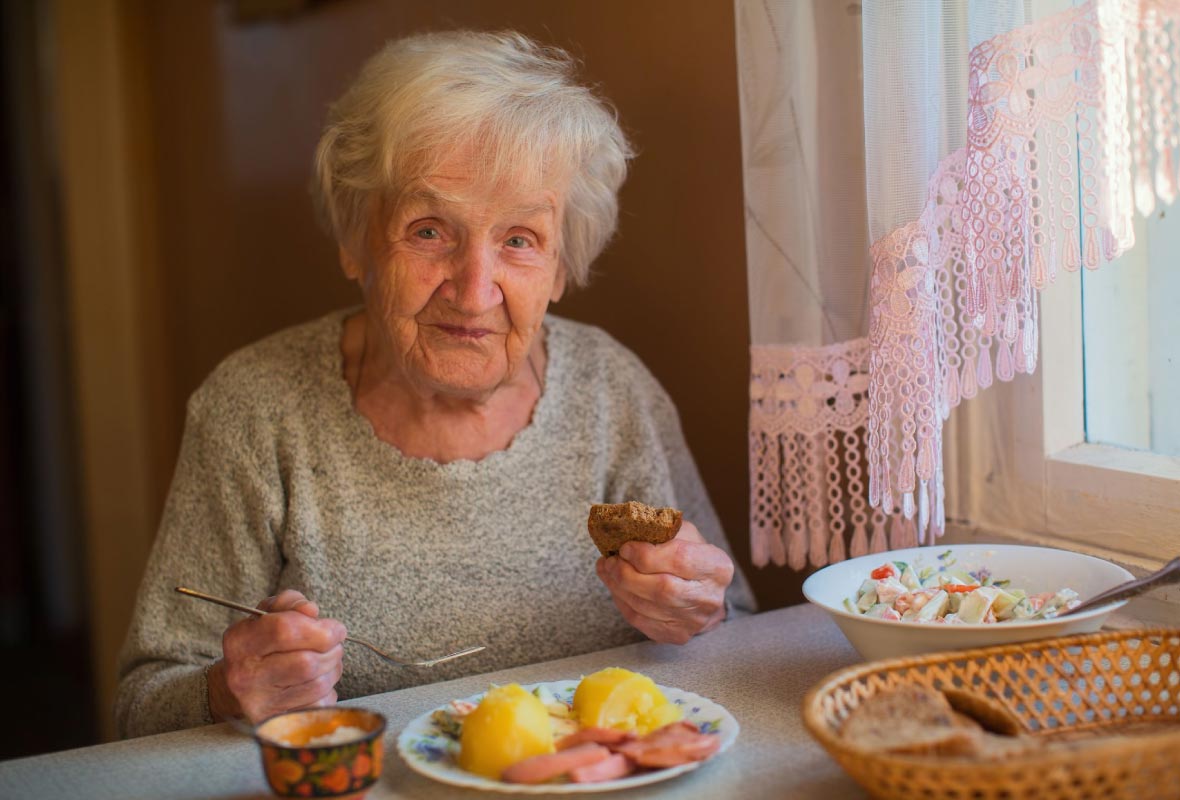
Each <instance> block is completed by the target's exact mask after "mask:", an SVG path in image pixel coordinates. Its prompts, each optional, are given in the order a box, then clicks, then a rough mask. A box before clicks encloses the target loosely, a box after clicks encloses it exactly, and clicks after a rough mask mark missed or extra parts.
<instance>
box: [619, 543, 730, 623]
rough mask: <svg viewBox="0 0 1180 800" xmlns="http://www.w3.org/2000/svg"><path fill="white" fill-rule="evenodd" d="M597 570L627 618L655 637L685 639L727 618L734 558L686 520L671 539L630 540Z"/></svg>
mask: <svg viewBox="0 0 1180 800" xmlns="http://www.w3.org/2000/svg"><path fill="white" fill-rule="evenodd" d="M596 569H597V570H598V577H599V578H600V579H602V582H603V583H604V584H606V587H607V588H608V589H610V593H611V597H612V598H614V601H615V605H616V606H617V607H618V609H619V611H620V612H621V613H622V614H623V618H624V619H626V620H627V622H629V623H631V624H632V625H634V626H635V627H636V628H638V629H639V630H640V631H642V632H643V633H645V634H647V636H648V637H649V638H651V639H653V640H654V641H657V642H670V643H673V644H684V643H685V642H687V641H688V640H689V639H691V638H692V637H693V636H695V635H697V634H698V633H703V632H705V631H707V630H710V629H712V628H715V627H716V626H717V625H719V624H720V623H721V622H722V620H724V619H725V587H727V586H729V583H730V581H732V580H733V561H732V560H731V559H730V557H729V555H728V554H727V553H726V552H725V551H724V550H722V549H721V548H720V547H715V546H714V545H711V544H709V543H708V542H706V541H705V537H703V536H701V532H700V531H698V530H697V527H696V526H695V525H693V524H692V523H691V522H689V521H688V520H685V521H684V523H683V524H682V525H681V526H680V532H679V533H677V534H676V538H674V539H672V540H671V541H669V542H665V543H664V544H650V543H648V542H627V543H625V544H624V545H623V546H622V547H620V548H619V554H618V555H617V556H611V557H610V558H600V559H598V563H597V565H596Z"/></svg>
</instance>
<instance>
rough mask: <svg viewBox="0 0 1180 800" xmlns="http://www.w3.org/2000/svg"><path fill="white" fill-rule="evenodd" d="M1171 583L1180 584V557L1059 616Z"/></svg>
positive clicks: (1106, 603)
mask: <svg viewBox="0 0 1180 800" xmlns="http://www.w3.org/2000/svg"><path fill="white" fill-rule="evenodd" d="M1169 583H1180V556H1178V557H1176V558H1173V559H1172V560H1171V561H1169V562H1168V563H1167V564H1164V566H1163V568H1162V569H1159V570H1157V571H1155V572H1153V573H1151V574H1150V575H1144V576H1143V577H1142V578H1136V579H1135V580H1133V581H1127V582H1126V583H1120V584H1119V585H1118V586H1116V587H1114V588H1113V589H1107V590H1106V591H1105V592H1102V593H1100V594H1096V595H1094V596H1093V597H1091V598H1090V599H1089V600H1087V601H1085V602H1084V603H1082V604H1081V605H1076V606H1074V607H1073V608H1070V609H1066V610H1063V611H1059V612H1057V616H1058V618H1060V617H1064V616H1066V615H1067V614H1076V613H1078V612H1079V611H1089V610H1090V609H1092V608H1098V607H1099V606H1105V605H1110V604H1111V603H1117V602H1119V601H1120V600H1127V599H1129V598H1131V597H1135V596H1137V595H1141V594H1143V593H1144V592H1146V591H1148V590H1149V589H1154V588H1155V587H1157V586H1164V585H1166V584H1169Z"/></svg>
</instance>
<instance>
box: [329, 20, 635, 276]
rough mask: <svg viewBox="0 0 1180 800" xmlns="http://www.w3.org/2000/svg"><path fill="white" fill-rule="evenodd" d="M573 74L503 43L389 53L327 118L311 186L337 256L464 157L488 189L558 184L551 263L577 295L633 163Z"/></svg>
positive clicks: (606, 237) (455, 41)
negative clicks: (510, 183) (518, 183)
mask: <svg viewBox="0 0 1180 800" xmlns="http://www.w3.org/2000/svg"><path fill="white" fill-rule="evenodd" d="M574 72H575V63H574V61H573V59H571V58H570V56H569V55H568V54H567V53H566V52H565V51H563V50H561V49H559V48H556V47H544V46H542V45H540V44H537V43H536V42H534V41H532V40H531V39H529V38H527V37H525V36H523V35H521V34H519V33H513V32H504V33H478V32H472V31H453V32H447V33H428V34H421V35H417V36H410V37H408V38H405V39H400V40H397V41H392V42H389V43H388V44H386V45H385V47H384V48H382V49H381V50H380V51H379V52H378V53H377V54H376V55H374V56H372V57H371V58H370V59H369V60H368V61H367V62H366V63H365V65H364V67H363V68H362V69H361V72H360V75H359V76H358V77H357V79H356V81H355V82H354V83H353V84H352V86H350V87H349V88H348V90H347V91H346V92H345V93H344V95H343V96H341V97H340V99H339V100H337V101H336V103H334V104H333V105H332V107H331V109H330V111H329V113H328V120H327V123H326V124H325V126H324V132H323V135H322V136H321V137H320V142H319V146H318V147H317V148H316V155H315V176H314V180H313V181H312V194H313V197H314V199H315V203H316V207H317V210H318V212H319V214H320V217H321V220H322V221H323V223H324V225H325V227H326V228H327V229H328V231H329V233H331V235H332V236H333V237H334V238H335V239H336V241H337V242H338V243H339V244H340V245H341V246H344V247H347V248H352V247H357V246H360V245H361V243H362V242H363V241H364V237H365V233H366V231H367V228H368V226H369V224H371V222H372V221H373V219H374V214H375V213H380V210H381V209H386V210H388V208H389V207H390V206H391V205H392V206H396V204H397V202H398V201H399V200H400V198H401V197H402V195H403V193H404V192H405V190H406V188H407V186H408V185H409V184H410V183H411V182H412V181H414V180H417V179H419V178H422V177H423V176H424V175H428V174H430V173H431V171H432V169H433V168H434V167H436V166H437V165H438V164H439V163H440V162H442V161H443V160H444V159H445V158H446V157H447V156H448V155H449V154H451V153H454V152H455V151H456V150H457V149H460V148H467V149H468V152H471V153H474V154H475V155H476V157H477V158H478V159H479V163H478V168H479V169H480V170H481V172H482V174H483V175H485V176H486V177H487V178H488V179H490V180H496V179H499V178H503V177H504V176H507V175H512V176H515V177H516V178H517V179H519V178H520V176H521V175H523V176H525V178H526V179H532V180H534V181H536V182H538V184H539V185H548V184H552V183H554V182H563V183H564V185H565V186H566V187H567V188H566V194H565V214H564V220H563V222H562V230H561V241H560V254H561V264H562V267H563V268H564V269H565V272H566V276H567V278H568V279H569V281H570V283H572V284H573V285H575V286H584V285H585V284H586V283H587V281H588V280H589V277H590V264H591V263H592V262H593V261H594V259H595V258H597V257H598V255H599V253H601V252H602V250H603V248H605V247H606V244H607V242H609V241H610V238H611V236H612V235H613V234H614V232H615V228H616V226H617V224H618V213H619V210H618V191H619V187H620V186H622V183H623V180H624V179H625V178H626V176H627V159H628V158H630V157H631V156H632V155H633V152H632V150H631V147H630V145H629V144H628V142H627V138H626V136H624V134H623V132H622V130H621V129H620V128H619V124H618V120H617V115H616V113H615V111H614V109H613V107H612V106H610V105H609V104H608V103H607V102H606V101H605V100H604V99H602V98H600V97H598V96H596V95H595V94H594V92H593V91H591V90H590V89H589V88H588V87H586V86H582V85H580V84H578V83H577V82H575V80H574ZM375 201H376V202H377V203H378V205H376V206H375V205H374V202H375Z"/></svg>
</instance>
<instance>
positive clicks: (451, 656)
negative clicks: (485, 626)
mask: <svg viewBox="0 0 1180 800" xmlns="http://www.w3.org/2000/svg"><path fill="white" fill-rule="evenodd" d="M176 591H178V592H180V593H181V594H183V595H185V596H187V597H195V598H196V599H198V600H204V601H205V602H206V603H215V604H216V605H219V606H225V607H226V608H232V609H234V610H235V611H241V612H243V613H245V614H253V615H254V616H256V617H264V616H266V615H267V614H268V613H270V612H268V611H263V610H262V609H259V608H251V607H250V606H248V605H245V604H243V603H235V602H234V601H233V600H226V599H225V598H224V597H216V596H215V595H211V594H205V593H204V592H198V591H197V590H196V589H186V588H185V587H183V586H177V587H176ZM344 641H346V642H353V643H355V644H359V645H361V646H362V647H367V648H369V649H370V650H372V651H373V652H374V653H376V654H377V655H379V656H380V657H381V658H383V659H385V660H386V661H388V662H389V663H391V664H397V665H398V666H399V667H433V666H435V665H436V664H442V663H443V662H444V661H454V660H455V659H456V658H462V657H463V656H469V655H472V654H474V653H478V652H480V651H482V650H486V649H487V648H486V647H484V646H483V645H479V646H478V647H468V648H466V649H464V650H457V651H455V652H454V653H447V654H446V655H445V656H439V657H438V658H428V659H425V660H423V661H412V660H409V659H404V658H398V657H397V656H391V655H390V654H389V653H386V652H385V651H384V650H382V649H381V648H379V647H377V645H375V644H373V643H372V642H368V641H365V640H364V639H358V638H357V637H355V636H349V637H347V638H345V640H344Z"/></svg>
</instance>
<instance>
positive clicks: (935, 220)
mask: <svg viewBox="0 0 1180 800" xmlns="http://www.w3.org/2000/svg"><path fill="white" fill-rule="evenodd" d="M735 11H736V19H737V31H738V54H739V78H740V87H741V101H742V134H743V156H744V169H745V181H746V206H747V207H746V240H747V252H748V274H749V287H750V308H751V341H752V346H751V382H750V472H751V491H752V496H751V537H752V552H753V558H754V561H755V563H757V564H759V565H763V564H766V563H769V562H773V563H775V564H780V565H781V564H789V565H790V566H791V567H793V568H796V569H799V568H803V567H804V566H806V565H807V564H808V563H810V564H811V565H814V566H821V565H823V564H825V563H827V562H829V561H834V560H839V559H841V558H843V557H844V556H845V555H846V554H847V553H851V554H852V555H861V554H863V553H866V552H869V551H878V550H884V549H888V548H896V547H905V546H910V545H913V544H917V543H919V542H923V543H926V542H932V541H933V539H934V538H935V537H936V536H937V535H939V534H940V533H941V531H942V527H943V520H944V489H943V462H942V456H943V454H942V439H941V435H942V426H943V422H944V421H945V420H946V418H947V416H948V415H949V413H950V411H951V409H953V408H954V407H955V406H957V405H958V404H959V403H960V402H961V401H962V400H964V399H969V398H971V397H973V396H975V394H976V393H977V392H979V391H980V390H982V389H985V388H987V386H989V385H990V384H991V383H992V382H993V381H995V380H1011V379H1012V378H1013V377H1014V376H1015V375H1016V374H1018V373H1022V372H1031V371H1032V370H1033V369H1034V368H1035V366H1036V358H1037V340H1038V318H1037V294H1038V292H1039V291H1040V290H1042V289H1045V288H1046V287H1047V286H1048V285H1049V284H1050V283H1052V281H1053V278H1054V276H1055V275H1056V274H1057V273H1058V272H1059V271H1060V270H1076V269H1078V268H1080V267H1082V266H1085V267H1087V268H1096V267H1098V266H1099V265H1100V264H1101V263H1103V262H1105V261H1108V260H1111V259H1113V258H1115V257H1117V256H1118V255H1119V254H1120V253H1121V252H1122V251H1123V250H1125V249H1126V248H1128V247H1130V246H1131V245H1132V244H1133V226H1132V223H1131V215H1132V213H1133V211H1134V210H1136V209H1137V210H1138V211H1139V212H1140V213H1143V214H1147V213H1150V211H1151V210H1152V208H1153V207H1154V205H1155V203H1156V202H1157V201H1160V202H1165V203H1167V202H1171V201H1172V199H1173V198H1174V197H1175V195H1176V193H1177V188H1178V182H1180V176H1178V175H1177V165H1178V164H1180V153H1178V152H1177V150H1178V148H1180V115H1178V112H1180V72H1178V65H1180V0H1088V1H1087V2H1082V3H1078V4H1076V5H1071V4H1069V3H1063V2H1057V1H1056V0H993V1H992V2H988V3H969V2H967V1H966V0H943V2H935V1H934V0H928V1H927V2H911V1H910V0H866V2H864V3H863V4H857V3H845V2H828V1H827V0H810V2H808V1H806V0H778V2H761V1H760V0H736V6H735ZM862 73H863V78H862Z"/></svg>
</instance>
